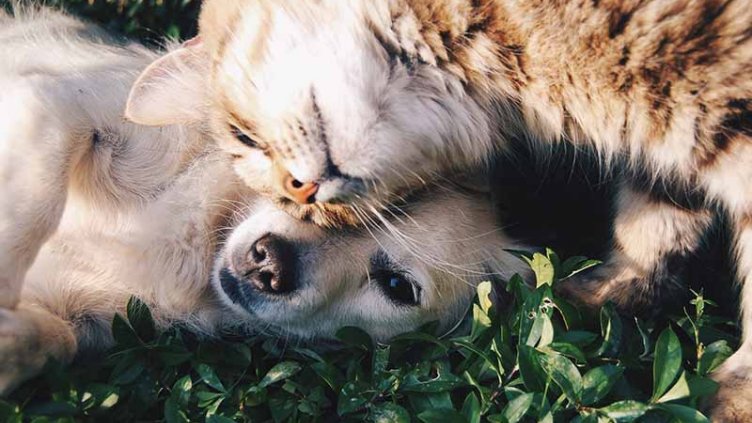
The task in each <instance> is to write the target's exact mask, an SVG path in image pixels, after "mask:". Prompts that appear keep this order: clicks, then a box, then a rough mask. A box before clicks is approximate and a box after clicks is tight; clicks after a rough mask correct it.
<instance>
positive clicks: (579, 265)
mask: <svg viewBox="0 0 752 423" xmlns="http://www.w3.org/2000/svg"><path fill="white" fill-rule="evenodd" d="M599 264H601V262H600V261H598V260H590V259H588V258H587V257H582V256H575V257H570V258H568V259H566V260H564V263H562V264H561V275H560V277H559V279H566V278H568V277H570V276H574V275H576V274H578V273H580V272H583V271H585V270H587V269H590V268H591V267H595V266H597V265H599Z"/></svg>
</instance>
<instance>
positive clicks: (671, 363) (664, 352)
mask: <svg viewBox="0 0 752 423" xmlns="http://www.w3.org/2000/svg"><path fill="white" fill-rule="evenodd" d="M654 360H655V361H654V362H653V396H652V397H651V402H655V401H656V400H657V399H658V398H660V397H661V396H662V395H663V394H665V393H666V391H667V390H668V388H669V387H670V386H671V385H672V384H673V383H674V381H675V380H676V378H677V377H678V376H679V372H680V371H681V362H682V351H681V344H680V343H679V338H677V336H676V334H675V333H674V331H673V330H672V329H671V328H667V329H665V330H664V331H663V332H662V333H661V335H660V336H659V337H658V341H657V342H656V343H655V358H654Z"/></svg>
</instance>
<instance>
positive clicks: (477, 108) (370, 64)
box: [127, 0, 752, 421]
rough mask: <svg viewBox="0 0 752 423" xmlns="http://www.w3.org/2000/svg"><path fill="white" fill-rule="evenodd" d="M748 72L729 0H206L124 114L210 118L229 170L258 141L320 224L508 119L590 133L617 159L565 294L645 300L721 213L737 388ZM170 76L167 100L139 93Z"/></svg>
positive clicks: (497, 146)
mask: <svg viewBox="0 0 752 423" xmlns="http://www.w3.org/2000/svg"><path fill="white" fill-rule="evenodd" d="M751 70H752V8H750V7H749V3H748V2H746V1H743V0H626V1H609V0H578V1H556V0H534V1H529V0H525V1H522V0H376V1H373V0H354V1H348V2H342V1H337V0H328V1H327V0H322V1H317V2H306V3H305V4H300V3H299V2H292V1H284V0H282V1H271V0H230V1H225V0H207V1H206V2H205V4H204V6H203V10H202V12H201V17H200V25H199V38H198V39H196V40H194V42H193V43H192V44H191V46H189V47H186V48H185V49H183V50H181V51H177V52H174V53H172V54H171V55H168V56H166V57H165V58H163V59H160V60H159V61H157V62H155V64H153V65H152V66H151V67H150V68H149V69H148V70H147V71H146V72H145V73H144V74H143V75H142V76H141V78H140V79H139V82H138V83H137V84H136V86H135V87H134V90H133V93H132V96H131V98H130V101H129V104H128V107H127V116H128V117H129V118H130V119H132V120H134V121H137V122H142V123H145V124H155V123H159V124H162V123H169V122H194V121H200V120H204V121H208V122H209V129H210V133H211V135H212V136H213V137H214V138H215V139H217V140H218V142H219V143H220V145H222V146H223V147H224V148H226V149H227V150H230V151H233V152H234V154H236V155H237V158H236V163H235V166H234V167H235V169H236V170H237V171H238V172H239V174H240V175H241V177H244V179H245V180H247V179H248V176H247V172H246V171H245V170H244V168H245V167H246V166H248V164H247V163H248V162H249V161H251V160H253V157H255V156H256V155H258V154H266V155H267V156H269V157H271V158H272V160H273V163H274V165H273V173H274V175H275V177H274V180H275V181H276V183H275V184H274V186H273V187H272V188H273V189H272V195H273V197H274V198H276V201H277V202H278V203H280V205H281V206H283V207H286V208H287V209H288V210H289V211H290V212H291V213H293V214H294V215H296V216H299V217H303V218H308V219H311V220H313V221H314V222H317V223H319V224H323V225H334V226H336V225H343V224H359V222H360V220H361V219H360V218H359V215H360V214H361V213H367V212H369V211H374V210H378V209H379V207H381V206H382V205H384V204H388V203H389V202H391V201H393V200H394V199H395V198H399V197H400V196H402V195H405V194H406V193H408V192H410V191H412V190H414V189H417V188H418V187H421V186H423V185H424V184H425V183H426V182H428V181H431V180H435V179H436V178H437V177H438V175H441V174H444V173H446V172H447V171H450V170H452V169H455V168H458V167H459V168H464V167H477V166H482V165H484V164H485V162H487V161H489V160H491V159H492V158H493V156H494V155H495V154H496V153H498V152H499V151H501V150H503V149H504V148H505V145H506V144H507V143H508V140H509V139H511V138H513V137H515V136H517V137H524V138H527V139H528V140H529V141H530V142H531V143H534V144H536V145H538V146H539V150H540V154H542V155H545V154H547V147H546V146H547V145H551V143H556V142H559V141H561V140H566V141H571V142H574V143H582V144H588V145H590V146H593V147H594V148H595V149H597V150H598V151H599V153H600V154H601V157H602V161H603V164H604V166H611V165H612V164H614V163H623V164H624V166H627V167H628V168H629V169H631V170H632V174H631V175H629V176H628V177H627V178H625V180H624V183H623V184H622V187H621V189H620V192H619V194H618V207H617V210H616V214H617V215H616V222H615V236H614V245H613V248H612V252H611V253H610V256H609V258H608V260H607V261H606V263H605V265H604V266H601V267H600V268H598V269H596V270H594V272H593V273H590V274H589V275H585V276H583V278H581V280H579V281H572V282H570V283H569V286H563V287H562V289H563V291H564V292H566V293H567V294H568V295H570V296H573V297H575V298H576V299H578V300H580V301H581V302H583V303H586V304H588V305H591V306H598V305H600V304H603V303H604V302H605V301H613V302H615V303H616V304H617V305H618V306H620V307H621V309H622V310H625V311H629V310H630V309H633V308H650V307H652V306H653V305H654V304H655V302H656V298H659V297H660V296H662V295H665V292H666V289H665V288H666V287H667V286H670V285H673V284H675V283H677V281H676V279H675V278H674V276H673V275H676V274H679V273H680V272H678V271H677V270H678V268H681V267H683V264H682V261H683V260H685V259H686V257H689V256H690V255H691V252H692V251H693V250H694V249H696V247H697V245H698V242H699V239H700V238H701V234H702V233H703V232H704V231H705V229H706V228H707V227H708V225H709V224H710V222H711V221H712V217H713V215H714V214H715V213H718V212H719V210H722V212H725V213H728V214H729V216H730V218H731V220H732V221H733V224H734V227H735V233H736V250H737V267H738V274H739V278H740V279H741V281H742V284H743V291H742V294H741V297H742V299H741V303H742V320H741V323H742V327H743V328H744V332H745V336H744V339H745V341H744V343H743V345H742V346H741V348H740V350H739V351H738V352H737V353H736V354H735V355H734V356H733V357H732V358H731V359H730V360H729V362H728V363H727V365H726V367H725V368H724V370H722V371H721V372H720V373H718V374H717V378H718V379H719V380H720V381H721V382H722V384H723V385H722V386H723V387H722V393H721V396H720V397H724V395H725V394H724V392H728V391H729V390H728V388H729V387H731V386H736V385H739V384H742V385H744V386H752V371H751V369H750V366H752V336H750V335H749V331H750V330H752V184H750V181H752V100H751V99H752V80H751V79H750V78H749V74H750V71H751ZM197 75H200V77H199V76H197ZM186 78H192V79H191V80H200V81H201V83H200V84H197V85H195V86H190V85H186V84H182V85H180V84H178V83H177V82H176V81H180V80H186ZM178 85H180V86H179V87H177V88H176V86H178ZM169 92H175V93H178V94H179V95H176V98H180V99H181V104H173V103H174V102H172V103H170V102H166V103H165V102H164V101H163V103H165V104H169V106H170V107H163V106H161V105H160V102H159V101H156V102H155V101H154V99H155V98H156V99H157V100H159V99H160V98H165V97H166V96H167V93H169ZM190 93H192V95H191V94H190ZM186 98H192V99H193V100H190V101H187V100H186ZM750 389H752V388H750ZM727 408H728V409H731V406H729V407H727ZM738 408H739V409H741V410H750V409H752V407H747V406H740V407H738ZM747 413H752V412H747ZM743 415H744V416H747V415H748V414H743ZM716 418H717V419H720V420H721V421H722V419H731V417H728V416H727V417H721V416H717V417H716ZM749 419H752V416H749Z"/></svg>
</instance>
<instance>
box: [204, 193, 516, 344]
mask: <svg viewBox="0 0 752 423" xmlns="http://www.w3.org/2000/svg"><path fill="white" fill-rule="evenodd" d="M382 217H383V220H381V221H379V222H372V225H369V226H368V227H366V228H362V229H352V230H337V231H331V230H326V229H323V228H321V227H319V226H316V225H313V224H310V223H306V222H302V221H300V220H298V219H294V218H292V217H291V216H289V215H288V214H287V213H284V212H282V211H280V210H279V209H278V208H276V207H275V206H274V205H273V204H271V203H269V202H267V201H261V202H260V203H259V204H256V205H255V206H253V207H251V209H250V210H249V211H248V212H247V213H246V215H245V216H244V217H243V218H242V219H240V221H239V223H238V225H237V226H236V227H235V229H234V230H233V231H232V233H231V234H230V235H229V237H228V239H227V242H226V243H225V245H224V246H223V247H222V249H221V250H220V252H219V254H218V256H217V258H216V261H215V269H214V273H213V284H214V286H215V288H216V289H217V291H218V292H219V293H220V296H221V297H222V298H223V299H224V300H225V302H226V303H227V304H229V305H230V306H231V308H232V309H233V310H235V311H236V312H238V313H239V316H240V317H238V319H239V320H238V321H239V322H243V321H248V322H249V323H250V324H251V326H252V327H257V328H260V329H261V330H264V329H268V330H269V331H270V332H272V333H283V334H289V335H292V336H297V337H302V338H321V337H323V338H327V337H331V336H332V335H333V334H334V333H335V332H336V330H337V329H338V328H340V327H343V326H358V327H360V328H362V329H364V330H366V331H367V332H369V333H370V334H371V335H372V336H374V338H376V339H386V338H389V337H391V336H394V335H396V334H399V333H402V332H405V331H409V330H412V329H415V328H417V327H419V326H421V325H422V324H425V323H427V322H430V321H440V322H441V324H442V326H443V327H444V328H448V327H450V326H452V324H454V323H456V322H457V321H458V320H459V319H461V317H462V316H463V315H464V312H465V311H466V310H467V307H468V306H469V304H470V302H471V300H472V298H473V296H474V293H475V286H476V285H477V284H478V283H479V282H481V281H484V280H495V279H507V278H508V277H510V276H511V274H513V273H514V272H515V271H519V270H520V265H521V263H520V262H519V261H518V260H517V259H516V258H514V257H512V256H511V255H510V254H508V253H506V252H504V251H503V249H504V248H510V247H511V248H514V246H513V245H512V243H511V241H510V240H508V239H507V238H506V237H505V236H504V234H503V232H501V231H500V230H499V229H498V228H497V227H496V226H495V220H494V217H493V215H492V213H491V206H490V203H489V201H488V200H487V199H486V198H485V197H484V196H480V195H478V194H467V193H462V192H460V190H455V189H442V190H439V193H438V194H437V192H436V191H432V192H431V193H430V194H426V195H421V196H418V197H416V198H412V199H410V200H409V201H408V202H407V204H406V205H405V207H403V208H401V209H400V210H396V209H395V210H390V211H383V214H382Z"/></svg>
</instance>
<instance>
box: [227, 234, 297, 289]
mask: <svg viewBox="0 0 752 423" xmlns="http://www.w3.org/2000/svg"><path fill="white" fill-rule="evenodd" d="M235 269H236V271H238V273H242V274H243V275H244V276H245V278H246V279H247V280H248V281H249V282H250V283H251V284H252V285H253V287H254V288H255V289H257V290H259V291H262V292H266V293H270V294H288V293H291V292H293V291H295V289H296V288H297V281H296V279H297V276H296V273H297V271H296V254H295V247H294V246H293V245H292V243H290V242H289V241H287V240H285V239H284V238H282V237H280V236H277V235H272V234H267V235H264V236H263V237H261V238H259V239H258V240H256V242H254V243H253V244H252V245H251V248H250V250H249V251H248V252H247V254H245V255H244V257H242V258H241V257H238V260H236V263H235Z"/></svg>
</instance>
